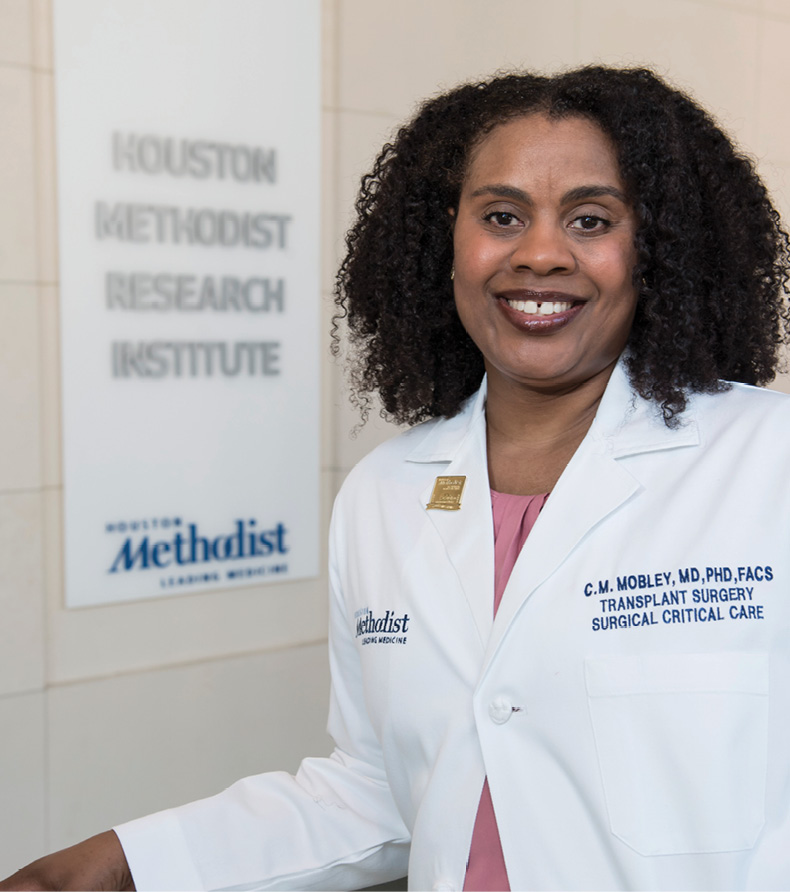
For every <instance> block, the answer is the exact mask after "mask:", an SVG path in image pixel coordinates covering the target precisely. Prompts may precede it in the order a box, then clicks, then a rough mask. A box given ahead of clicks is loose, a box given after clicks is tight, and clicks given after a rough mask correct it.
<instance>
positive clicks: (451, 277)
mask: <svg viewBox="0 0 790 892" xmlns="http://www.w3.org/2000/svg"><path fill="white" fill-rule="evenodd" d="M454 278H455V264H453V266H452V267H451V268H450V281H451V282H452V281H453V279H454Z"/></svg>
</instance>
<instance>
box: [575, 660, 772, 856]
mask: <svg viewBox="0 0 790 892" xmlns="http://www.w3.org/2000/svg"><path fill="white" fill-rule="evenodd" d="M585 676H586V683H587V696H588V702H589V706H590V715H591V718H592V726H593V733H594V736H595V746H596V749H597V754H598V763H599V766H600V770H601V776H602V780H603V786H604V792H605V796H606V805H607V808H608V811H609V822H610V825H611V830H612V833H613V834H614V835H615V836H617V837H618V838H619V839H621V840H622V841H623V842H624V843H626V844H627V845H629V846H630V847H631V848H633V849H635V850H636V851H637V852H639V853H640V854H642V855H673V854H683V853H693V852H727V851H736V850H739V849H748V848H751V847H752V846H753V845H754V843H755V840H756V839H757V835H758V834H759V832H760V829H761V827H762V825H763V822H764V804H765V783H766V758H767V739H768V656H767V654H756V653H719V654H641V655H633V656H612V657H603V658H596V659H589V660H586V661H585Z"/></svg>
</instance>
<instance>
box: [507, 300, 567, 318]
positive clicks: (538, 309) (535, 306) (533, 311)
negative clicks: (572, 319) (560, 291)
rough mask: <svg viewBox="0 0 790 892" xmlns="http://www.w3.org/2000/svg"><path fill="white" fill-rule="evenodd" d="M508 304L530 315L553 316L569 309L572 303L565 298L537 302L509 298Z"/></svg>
mask: <svg viewBox="0 0 790 892" xmlns="http://www.w3.org/2000/svg"><path fill="white" fill-rule="evenodd" d="M508 304H510V306H511V307H513V309H514V310H518V311H519V312H520V313H527V314H529V315H531V316H536V315H537V316H553V315H555V314H556V313H564V312H565V311H566V310H570V308H571V307H572V306H573V304H572V303H571V302H570V301H567V300H555V301H551V300H544V301H541V302H540V303H538V301H536V300H509V301H508Z"/></svg>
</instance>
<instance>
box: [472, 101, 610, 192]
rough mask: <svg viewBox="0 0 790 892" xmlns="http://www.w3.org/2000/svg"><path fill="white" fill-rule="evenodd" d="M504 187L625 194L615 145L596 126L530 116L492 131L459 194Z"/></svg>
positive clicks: (475, 155)
mask: <svg viewBox="0 0 790 892" xmlns="http://www.w3.org/2000/svg"><path fill="white" fill-rule="evenodd" d="M505 183H510V184H515V185H519V186H521V187H529V186H530V185H531V186H532V188H536V187H537V186H551V185H554V184H557V185H558V186H562V187H563V188H567V187H569V186H570V187H572V186H578V185H590V184H597V185H610V186H615V187H616V188H618V189H620V190H621V191H625V188H624V184H623V180H622V176H621V174H620V168H619V165H618V162H617V154H616V151H615V147H614V143H613V142H612V141H611V139H610V138H609V137H608V136H607V135H606V134H605V133H604V131H603V130H602V129H601V128H600V127H599V126H598V125H597V124H596V123H594V122H593V121H590V120H588V119H587V118H583V117H578V116H574V117H567V118H548V117H546V116H545V115H543V114H530V115H525V116H524V117H520V118H515V119H513V120H512V121H507V122H506V123H504V124H499V125H498V126H497V127H495V128H494V129H493V130H492V131H491V132H490V133H489V134H488V135H487V136H486V137H485V138H484V139H483V140H482V141H481V142H480V143H479V144H478V145H477V146H475V148H474V149H473V150H472V153H471V155H470V159H469V166H468V168H467V171H466V176H465V177H464V182H463V191H464V192H468V191H469V190H470V189H471V190H474V189H477V188H480V186H483V185H493V184H505ZM527 191H531V189H529V188H527Z"/></svg>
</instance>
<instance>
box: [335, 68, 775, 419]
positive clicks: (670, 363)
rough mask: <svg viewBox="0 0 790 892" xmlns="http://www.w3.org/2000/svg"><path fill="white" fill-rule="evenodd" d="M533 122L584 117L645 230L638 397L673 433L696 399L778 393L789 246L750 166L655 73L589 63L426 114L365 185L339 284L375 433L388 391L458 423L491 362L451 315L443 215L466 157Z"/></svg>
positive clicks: (465, 95) (636, 351)
mask: <svg viewBox="0 0 790 892" xmlns="http://www.w3.org/2000/svg"><path fill="white" fill-rule="evenodd" d="M535 112H540V113H542V114H545V115H548V116H549V117H552V118H563V117H567V116H579V115H580V116H584V117H585V118H587V119H590V120H592V121H594V122H595V123H597V124H598V126H600V127H601V129H602V130H603V131H604V132H605V133H606V134H608V135H609V137H610V138H611V140H612V141H613V143H614V146H615V150H616V152H617V156H618V160H619V165H620V171H621V175H622V177H623V181H624V182H625V183H626V186H627V188H628V191H629V195H630V196H631V199H632V201H633V205H634V209H635V212H636V216H637V221H638V222H637V232H636V253H637V263H636V268H635V270H634V283H635V285H636V287H637V288H638V290H639V300H638V303H637V310H636V316H635V319H634V323H633V328H632V331H631V334H630V338H629V349H628V351H627V354H626V362H627V369H628V373H629V376H630V379H631V383H632V385H633V386H634V388H635V389H636V390H637V391H638V392H639V393H640V394H641V395H642V396H643V397H645V398H646V399H651V400H654V401H655V402H657V403H658V404H659V405H660V406H661V409H662V411H663V415H664V419H665V421H666V423H667V424H670V425H673V424H675V423H677V417H678V416H679V414H680V413H681V412H682V411H683V410H684V408H685V406H686V393H687V392H689V391H699V392H715V391H717V390H720V389H722V387H724V386H726V385H723V384H722V383H721V381H722V379H724V380H730V381H742V382H745V383H749V384H763V383H766V382H767V381H770V380H771V378H773V376H774V374H775V371H776V367H777V363H778V357H779V349H780V346H781V345H782V343H784V342H785V341H786V339H787V336H788V332H790V312H789V311H788V306H787V300H786V294H785V285H786V283H787V281H788V261H789V259H790V252H789V250H788V236H787V234H786V233H785V232H784V230H783V229H782V228H781V224H780V220H779V215H778V213H777V212H776V210H775V209H774V207H773V205H772V204H771V201H770V198H769V196H768V193H767V191H766V189H765V186H764V185H763V183H762V182H761V180H760V178H759V177H758V176H757V174H756V172H755V170H754V166H753V164H752V162H751V161H750V160H749V159H748V158H747V157H745V156H744V155H743V154H741V153H740V152H739V151H738V150H737V149H736V148H735V146H734V145H733V144H732V142H731V141H730V140H729V139H728V137H727V136H726V135H725V134H724V133H723V132H722V131H721V129H720V128H719V127H718V126H717V125H716V124H715V122H714V121H713V120H712V118H711V117H710V116H709V115H708V114H706V112H705V111H703V110H702V109H701V108H700V107H699V106H698V105H697V104H696V103H694V102H693V101H692V100H691V99H690V98H689V97H688V96H686V95H685V94H684V93H682V92H680V91H679V90H676V89H674V88H672V87H670V86H669V85H667V84H666V83H664V82H663V81H662V80H661V79H660V78H658V77H657V76H656V75H655V74H654V73H653V72H651V71H649V70H647V69H642V68H637V69H615V68H606V67H600V66H590V67H585V68H581V69H578V70H575V71H569V72H566V73H562V74H559V75H556V76H553V77H549V76H542V75H536V74H529V73H519V74H507V75H503V76H497V77H493V78H491V79H490V80H487V81H483V82H481V83H474V84H466V85H463V86H460V87H458V88H456V89H453V90H451V91H450V92H448V93H445V94H443V95H440V96H438V97H436V98H434V99H430V100H429V101H427V102H425V103H424V104H423V105H422V106H421V107H420V109H419V111H418V112H417V114H416V116H415V117H414V119H413V120H412V121H411V122H410V123H408V124H406V125H405V126H403V127H401V128H400V130H399V131H398V133H397V136H396V138H395V140H394V141H393V142H392V143H388V144H387V145H385V146H384V148H383V149H382V150H381V153H380V154H379V156H378V158H377V160H376V162H375V165H374V167H373V170H372V172H371V173H369V174H367V175H366V176H365V177H364V178H363V180H362V186H361V191H360V193H359V197H358V199H357V202H356V211H357V219H356V222H355V224H354V225H353V227H352V228H351V230H350V231H349V233H348V235H347V238H346V245H347V254H346V257H345V259H344V260H343V263H342V265H341V267H340V270H339V272H338V275H337V284H336V289H335V298H336V304H337V307H338V311H337V315H336V316H335V322H334V326H333V333H332V335H333V347H332V349H333V352H335V353H336V354H337V352H338V350H339V338H338V325H339V321H340V320H341V319H346V321H347V325H348V329H349V335H350V342H351V350H352V354H353V356H352V359H353V364H352V368H351V371H350V376H351V383H352V387H353V389H354V390H355V396H354V399H355V402H356V404H357V406H358V407H359V408H360V410H361V411H362V415H363V419H364V418H365V417H367V414H368V412H369V410H370V405H371V403H370V397H369V394H370V393H372V392H374V391H378V393H379V396H380V398H381V402H382V405H383V407H384V410H383V413H384V414H386V415H387V416H388V417H391V418H392V419H394V420H396V421H398V422H401V423H407V424H414V423H417V422H419V421H423V420H425V419H427V418H434V417H437V416H446V417H449V416H452V415H454V414H455V413H457V412H458V411H459V409H460V408H461V405H462V403H463V401H464V400H465V399H466V398H467V397H468V396H469V395H470V394H472V393H473V392H474V391H475V390H476V389H477V387H478V386H479V384H480V380H481V378H482V375H483V371H484V369H483V357H482V356H481V354H480V352H479V350H478V349H477V347H476V346H475V345H474V343H473V342H472V340H471V338H470V337H469V336H468V335H467V334H466V332H465V331H464V329H463V327H462V325H461V322H460V320H459V318H458V315H457V313H456V310H455V304H454V301H453V296H452V282H451V281H450V270H451V267H452V263H453V243H452V227H451V218H450V214H449V213H448V209H449V208H457V206H458V200H459V196H460V191H461V185H462V182H463V179H464V176H465V172H466V169H467V165H468V163H469V158H470V152H471V151H472V150H473V149H474V148H475V147H476V146H477V145H479V143H480V142H481V140H482V139H483V138H484V137H485V136H486V135H487V134H488V133H490V132H491V130H492V129H493V128H494V127H496V126H497V125H499V124H501V123H503V122H505V121H507V120H509V119H512V118H514V117H518V116H523V115H527V114H531V113H535Z"/></svg>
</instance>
